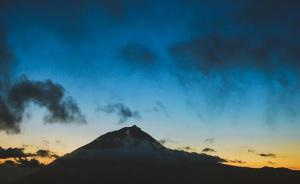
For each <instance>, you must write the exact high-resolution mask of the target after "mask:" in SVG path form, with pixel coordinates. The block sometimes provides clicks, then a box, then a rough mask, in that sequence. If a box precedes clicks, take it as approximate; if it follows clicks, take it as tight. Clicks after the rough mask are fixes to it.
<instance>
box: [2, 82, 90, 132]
mask: <svg viewBox="0 0 300 184" xmlns="http://www.w3.org/2000/svg"><path fill="white" fill-rule="evenodd" d="M65 93H66V92H65V89H64V88H63V87H62V86H61V85H59V84H56V83H54V82H52V81H51V80H46V81H31V80H28V79H27V78H26V77H22V78H21V79H20V80H19V81H17V82H15V83H14V84H13V85H12V86H11V87H10V89H9V90H8V92H7V100H6V101H4V99H1V98H0V115H1V116H0V128H1V129H0V130H4V131H6V132H7V133H19V132H20V123H21V122H22V118H23V116H24V112H25V109H26V108H28V107H29V103H30V102H33V103H35V104H37V105H39V106H41V107H46V109H47V110H48V112H49V113H48V114H47V115H46V116H45V117H44V120H45V122H46V123H54V122H60V123H71V122H79V123H85V122H86V120H85V117H84V116H83V115H82V113H81V111H80V109H79V107H78V105H77V104H76V103H75V101H74V100H73V98H72V97H70V96H66V95H65Z"/></svg>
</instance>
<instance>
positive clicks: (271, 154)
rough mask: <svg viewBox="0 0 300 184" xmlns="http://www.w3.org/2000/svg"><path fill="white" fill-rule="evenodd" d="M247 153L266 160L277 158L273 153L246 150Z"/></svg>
mask: <svg viewBox="0 0 300 184" xmlns="http://www.w3.org/2000/svg"><path fill="white" fill-rule="evenodd" d="M248 153H252V154H256V155H258V156H261V157H268V158H276V157H277V155H276V154H274V153H257V152H256V151H255V150H252V149H248Z"/></svg>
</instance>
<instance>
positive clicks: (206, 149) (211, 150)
mask: <svg viewBox="0 0 300 184" xmlns="http://www.w3.org/2000/svg"><path fill="white" fill-rule="evenodd" d="M202 152H216V151H215V150H214V149H212V148H204V149H203V150H202Z"/></svg>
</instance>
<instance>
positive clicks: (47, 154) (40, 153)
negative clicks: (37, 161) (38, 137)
mask: <svg viewBox="0 0 300 184" xmlns="http://www.w3.org/2000/svg"><path fill="white" fill-rule="evenodd" d="M35 156H38V157H42V158H56V159H57V158H59V156H58V155H56V154H54V153H52V152H51V151H49V150H44V149H40V150H37V152H36V154H35Z"/></svg>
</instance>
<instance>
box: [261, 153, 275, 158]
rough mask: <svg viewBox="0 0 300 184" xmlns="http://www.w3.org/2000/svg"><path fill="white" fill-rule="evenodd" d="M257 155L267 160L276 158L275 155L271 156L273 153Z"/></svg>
mask: <svg viewBox="0 0 300 184" xmlns="http://www.w3.org/2000/svg"><path fill="white" fill-rule="evenodd" d="M257 155H259V156H261V157H268V158H276V157H277V155H276V154H273V153H259V154H257Z"/></svg>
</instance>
